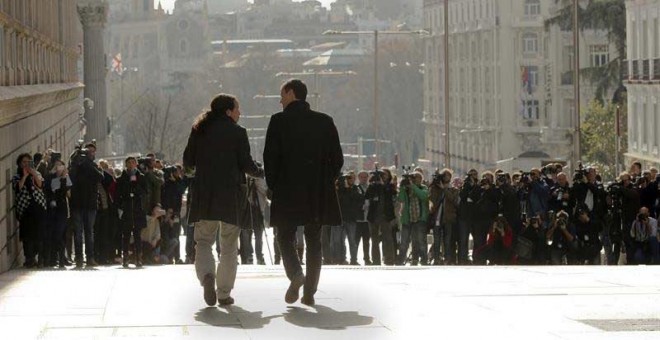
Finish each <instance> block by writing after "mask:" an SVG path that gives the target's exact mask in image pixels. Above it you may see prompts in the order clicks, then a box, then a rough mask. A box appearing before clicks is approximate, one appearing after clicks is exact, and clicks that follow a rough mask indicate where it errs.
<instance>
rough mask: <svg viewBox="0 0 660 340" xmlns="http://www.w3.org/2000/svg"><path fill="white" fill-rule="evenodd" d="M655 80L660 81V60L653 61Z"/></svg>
mask: <svg viewBox="0 0 660 340" xmlns="http://www.w3.org/2000/svg"><path fill="white" fill-rule="evenodd" d="M653 80H660V59H655V60H654V61H653Z"/></svg>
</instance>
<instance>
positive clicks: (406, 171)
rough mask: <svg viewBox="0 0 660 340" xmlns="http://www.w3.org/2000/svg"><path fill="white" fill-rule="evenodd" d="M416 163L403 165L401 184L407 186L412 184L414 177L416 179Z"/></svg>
mask: <svg viewBox="0 0 660 340" xmlns="http://www.w3.org/2000/svg"><path fill="white" fill-rule="evenodd" d="M414 169H415V164H413V165H411V166H405V165H404V166H402V167H401V170H403V173H402V174H401V185H402V186H405V185H408V184H410V183H411V182H412V181H413V179H415V172H414V171H415V170H414Z"/></svg>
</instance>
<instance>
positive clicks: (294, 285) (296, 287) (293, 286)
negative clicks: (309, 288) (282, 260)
mask: <svg viewBox="0 0 660 340" xmlns="http://www.w3.org/2000/svg"><path fill="white" fill-rule="evenodd" d="M304 284H305V275H303V274H300V275H298V276H297V277H296V278H294V279H293V280H292V281H291V283H290V284H289V289H287V291H286V295H284V301H286V303H289V304H291V303H295V302H296V301H298V297H299V296H300V287H302V286H303V285H304Z"/></svg>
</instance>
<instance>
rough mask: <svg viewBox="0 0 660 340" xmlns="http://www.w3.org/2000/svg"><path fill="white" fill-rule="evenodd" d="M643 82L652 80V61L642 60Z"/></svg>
mask: <svg viewBox="0 0 660 340" xmlns="http://www.w3.org/2000/svg"><path fill="white" fill-rule="evenodd" d="M641 80H651V61H650V60H648V59H646V60H642V77H641Z"/></svg>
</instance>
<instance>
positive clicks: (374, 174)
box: [369, 164, 385, 182]
mask: <svg viewBox="0 0 660 340" xmlns="http://www.w3.org/2000/svg"><path fill="white" fill-rule="evenodd" d="M384 173H385V172H384V171H383V170H381V169H380V165H378V164H376V165H374V170H373V171H371V172H369V175H370V176H371V178H370V179H369V182H378V181H382V180H383V175H384Z"/></svg>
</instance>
